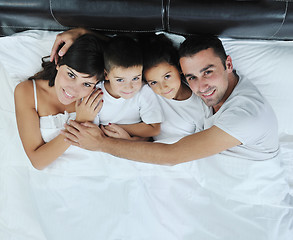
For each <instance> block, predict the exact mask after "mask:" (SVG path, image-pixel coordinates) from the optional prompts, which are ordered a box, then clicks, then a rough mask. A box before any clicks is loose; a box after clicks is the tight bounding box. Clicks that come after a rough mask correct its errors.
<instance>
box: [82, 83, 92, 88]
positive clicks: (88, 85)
mask: <svg viewBox="0 0 293 240" xmlns="http://www.w3.org/2000/svg"><path fill="white" fill-rule="evenodd" d="M83 86H85V87H91V86H92V85H91V84H90V83H87V82H85V83H83Z"/></svg>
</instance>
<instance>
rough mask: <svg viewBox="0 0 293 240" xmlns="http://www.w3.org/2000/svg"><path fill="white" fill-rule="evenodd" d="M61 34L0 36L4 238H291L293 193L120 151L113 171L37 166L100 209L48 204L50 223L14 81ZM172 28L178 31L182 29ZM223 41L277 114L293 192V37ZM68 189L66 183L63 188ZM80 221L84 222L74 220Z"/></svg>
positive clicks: (36, 64) (0, 222)
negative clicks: (36, 190) (265, 194)
mask: <svg viewBox="0 0 293 240" xmlns="http://www.w3.org/2000/svg"><path fill="white" fill-rule="evenodd" d="M55 36H56V33H54V32H47V31H27V32H23V33H19V34H15V35H13V36H9V37H5V38H0V73H1V75H0V76H1V88H0V102H1V105H0V136H1V137H0V239H1V240H2V239H3V240H12V239H16V240H32V239H36V240H45V239H50V240H51V239H53V240H59V239H60V240H61V239H62V240H66V239H70V240H74V239H81V238H82V239H87V240H91V239H127V240H130V239H139V240H140V239H168V240H172V239H174V240H175V239H176V240H179V239H180V240H181V239H190V240H194V239H201V240H204V239H207V240H213V239H225V240H230V239H231V240H232V239H233V240H234V239H236V238H237V239H240V240H242V239H243V240H247V239H252V240H254V239H255V240H268V239H272V240H289V239H290V240H291V239H292V236H293V209H292V203H291V207H288V205H286V203H285V202H286V201H285V202H284V205H283V206H280V205H275V206H274V204H273V202H270V199H268V202H270V204H260V203H256V202H253V201H252V202H248V201H246V200H245V199H243V200H240V199H235V198H233V196H229V194H221V192H216V191H213V189H211V188H206V187H204V183H205V182H207V181H205V180H207V179H204V177H203V175H202V174H200V172H199V169H200V168H198V166H197V165H198V163H197V162H191V163H185V164H180V165H177V166H173V167H170V166H155V165H150V164H143V163H134V162H131V161H128V160H121V159H117V158H114V157H113V158H111V157H109V161H110V162H111V168H108V169H110V170H111V171H108V172H107V173H106V174H104V175H99V174H96V175H91V176H74V175H73V176H66V175H63V176H62V175H58V176H57V175H56V174H55V175H54V178H50V173H42V172H38V171H36V174H40V177H41V178H40V179H43V180H46V181H48V180H50V179H53V180H52V182H51V184H53V186H54V185H55V186H56V185H58V184H57V183H58V181H59V180H58V178H60V181H59V182H63V185H62V186H61V185H60V188H61V190H62V187H66V188H65V189H66V190H67V191H69V190H71V189H73V190H72V193H71V194H72V196H73V198H80V202H84V205H87V206H89V205H90V206H91V209H92V210H93V211H92V214H90V212H89V213H88V214H87V215H86V214H85V211H83V210H82V209H81V211H80V212H78V211H75V210H74V207H72V206H70V204H65V205H64V209H63V210H64V211H68V215H63V216H65V219H58V217H57V216H58V215H56V214H55V213H56V212H57V211H58V210H56V209H54V206H48V212H47V213H46V217H48V219H50V220H51V221H52V223H54V221H61V222H62V221H63V223H64V224H59V228H58V227H57V229H56V224H55V225H54V224H52V227H53V226H54V231H51V230H50V229H49V230H48V228H45V227H44V226H42V223H41V222H40V221H39V219H40V216H39V213H38V209H37V208H36V204H35V202H34V201H35V200H36V199H38V198H36V196H33V194H32V190H31V185H30V180H29V171H34V170H33V169H32V167H31V165H30V162H29V160H28V158H27V157H26V155H25V153H24V150H23V147H22V144H21V141H20V138H19V135H18V131H17V126H16V120H15V114H14V101H13V90H14V88H15V86H16V85H17V84H18V83H19V82H20V81H23V80H25V79H26V78H27V77H29V76H31V75H33V74H34V73H35V72H37V71H38V70H39V69H40V63H41V61H40V59H41V57H42V56H45V55H48V54H49V52H50V49H51V46H52V43H53V41H54V39H55ZM171 37H172V38H173V39H176V41H180V40H181V39H182V38H180V37H177V36H174V35H171ZM223 41H224V45H225V48H226V49H227V52H228V53H229V54H230V55H231V56H232V59H233V63H234V67H235V68H236V69H237V71H238V73H239V74H240V75H242V74H243V75H247V76H248V77H249V78H250V79H251V80H252V81H253V82H254V83H255V84H256V85H257V86H258V87H259V89H260V90H261V91H262V92H263V94H264V95H265V96H266V97H267V98H268V100H269V101H270V103H271V104H272V106H273V108H274V110H275V112H276V114H277V117H278V121H279V132H280V146H281V156H282V158H281V160H282V165H283V166H284V171H285V174H286V177H287V180H288V182H289V184H290V186H291V193H293V191H292V189H293V124H292V122H293V109H292V107H291V103H293V94H291V89H293V79H292V75H291V73H290V72H291V65H292V62H293V42H278V41H241V40H232V39H223ZM100 167H103V166H100ZM263 170H264V171H266V169H263ZM99 172H101V171H99ZM46 174H48V177H46ZM54 181H56V182H55V183H54ZM66 181H67V182H66ZM47 186H48V185H47ZM76 189H80V191H76ZM46 190H47V189H44V195H43V196H41V195H40V196H37V197H39V198H45V199H47V200H48V204H50V197H48V196H50V191H49V190H48V191H46ZM61 190H60V193H62V191H63V190H64V189H63V190H62V191H61ZM60 196H62V194H61V195H60ZM51 197H52V198H51V199H53V196H51ZM87 197H88V198H87ZM43 200H44V199H43ZM287 200H288V199H287ZM84 209H87V210H88V209H89V208H88V207H87V208H84ZM59 210H60V209H59ZM61 210H62V209H61ZM70 210H72V211H75V215H74V216H73V217H71V218H70V219H69V216H70V214H71V212H70ZM78 214H79V215H78ZM66 216H68V218H66ZM78 216H79V217H78ZM74 221H76V222H78V221H80V223H82V224H79V227H75V228H72V226H74ZM57 226H58V225H57ZM93 226H96V227H93ZM86 227H88V228H89V229H86ZM53 232H55V234H56V235H58V237H56V235H54V234H53Z"/></svg>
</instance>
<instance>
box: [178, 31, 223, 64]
mask: <svg viewBox="0 0 293 240" xmlns="http://www.w3.org/2000/svg"><path fill="white" fill-rule="evenodd" d="M208 48H212V49H213V50H214V53H215V54H216V55H217V56H218V57H219V58H220V59H221V61H222V63H223V65H224V67H225V69H226V64H225V63H226V59H227V54H226V52H225V49H224V47H223V44H222V42H221V40H220V39H219V38H217V37H216V36H210V35H198V36H189V37H187V38H186V40H185V41H184V42H183V43H181V45H180V48H179V57H180V58H182V57H191V56H192V55H194V54H196V53H198V52H200V51H202V50H206V49H208Z"/></svg>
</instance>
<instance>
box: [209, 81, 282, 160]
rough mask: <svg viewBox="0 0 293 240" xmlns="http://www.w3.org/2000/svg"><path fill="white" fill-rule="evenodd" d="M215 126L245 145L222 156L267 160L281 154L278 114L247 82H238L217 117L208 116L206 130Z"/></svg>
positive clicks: (216, 114)
mask: <svg viewBox="0 0 293 240" xmlns="http://www.w3.org/2000/svg"><path fill="white" fill-rule="evenodd" d="M213 125H215V126H217V127H219V128H220V129H222V130H223V131H225V132H226V133H228V134H230V135H231V136H233V137H235V138H236V139H238V140H239V141H240V142H241V143H242V144H241V145H239V146H236V147H233V148H231V149H228V150H226V151H224V152H222V153H221V154H225V155H230V156H235V157H238V158H243V159H249V160H266V159H271V158H273V157H275V156H277V155H278V153H279V142H278V122H277V118H276V116H275V113H274V111H273V109H272V107H271V106H270V104H269V103H268V102H267V100H266V99H265V98H264V97H263V96H262V94H261V93H260V92H259V90H258V89H257V88H256V87H255V86H254V85H253V84H252V83H251V82H250V81H249V80H248V79H245V78H240V79H239V82H238V84H237V85H236V87H235V89H234V90H233V92H232V94H231V95H230V96H229V98H228V99H227V100H226V101H225V103H224V104H223V105H222V106H221V108H220V109H219V110H218V112H216V113H215V114H214V115H212V114H211V112H209V113H207V115H206V119H205V123H204V128H205V129H207V128H210V127H211V126H213Z"/></svg>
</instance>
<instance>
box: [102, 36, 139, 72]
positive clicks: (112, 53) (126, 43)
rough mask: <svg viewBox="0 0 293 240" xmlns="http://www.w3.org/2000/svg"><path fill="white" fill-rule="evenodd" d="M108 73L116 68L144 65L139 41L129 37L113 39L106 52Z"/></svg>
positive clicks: (105, 58) (105, 60) (105, 59)
mask: <svg viewBox="0 0 293 240" xmlns="http://www.w3.org/2000/svg"><path fill="white" fill-rule="evenodd" d="M104 62H105V69H106V71H107V72H109V71H111V69H113V68H115V67H123V68H128V67H134V66H142V65H143V56H142V50H141V47H140V45H139V43H138V42H137V41H135V40H134V39H133V38H131V37H127V36H116V37H113V38H112V39H111V40H110V41H109V42H108V44H107V46H106V48H105V51H104Z"/></svg>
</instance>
